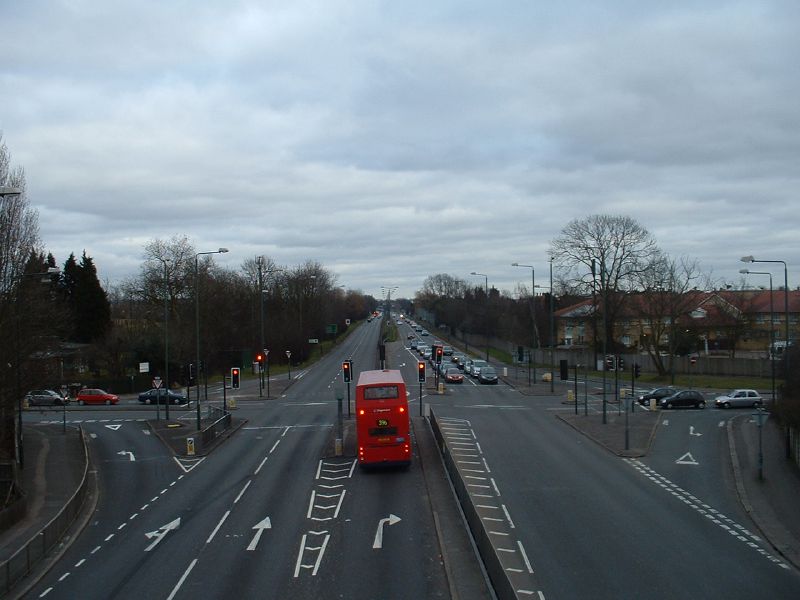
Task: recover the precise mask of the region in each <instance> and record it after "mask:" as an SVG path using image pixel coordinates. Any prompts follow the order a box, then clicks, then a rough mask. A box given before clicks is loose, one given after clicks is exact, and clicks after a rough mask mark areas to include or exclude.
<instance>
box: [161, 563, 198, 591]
mask: <svg viewBox="0 0 800 600" xmlns="http://www.w3.org/2000/svg"><path fill="white" fill-rule="evenodd" d="M196 564H197V559H196V558H195V559H194V560H193V561H192V562H191V563H189V567H188V568H187V569H186V571H184V573H183V575H182V576H181V578H180V579H179V580H178V583H176V584H175V587H174V588H172V593H170V595H169V596H167V600H173V598H175V594H177V593H178V590H179V589H181V586H182V585H183V582H184V581H186V578H187V577H188V576H189V573H191V572H192V569H194V566H195V565H196Z"/></svg>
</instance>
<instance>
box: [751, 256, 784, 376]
mask: <svg viewBox="0 0 800 600" xmlns="http://www.w3.org/2000/svg"><path fill="white" fill-rule="evenodd" d="M741 261H742V262H745V263H780V264H782V265H783V313H784V315H783V317H784V319H785V323H784V328H785V333H784V335H785V338H786V339H785V342H786V349H785V350H784V351H783V352H784V358H783V360H784V364H783V374H784V376H785V377H786V379H787V381H788V378H789V269H788V268H787V266H786V262H785V261H783V260H756V259H755V258H753V256H752V255H750V256H743V257H742V258H741Z"/></svg>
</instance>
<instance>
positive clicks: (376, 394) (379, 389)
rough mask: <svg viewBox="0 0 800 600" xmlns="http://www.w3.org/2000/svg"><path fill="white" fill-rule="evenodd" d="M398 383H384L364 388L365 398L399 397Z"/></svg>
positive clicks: (386, 398)
mask: <svg viewBox="0 0 800 600" xmlns="http://www.w3.org/2000/svg"><path fill="white" fill-rule="evenodd" d="M399 397H400V394H399V393H398V391H397V386H396V385H382V386H376V387H367V388H364V400H389V399H394V398H399Z"/></svg>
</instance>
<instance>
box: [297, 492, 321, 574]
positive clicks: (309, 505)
mask: <svg viewBox="0 0 800 600" xmlns="http://www.w3.org/2000/svg"><path fill="white" fill-rule="evenodd" d="M316 493H317V492H316V491H315V490H311V500H309V501H308V512H307V513H306V519H310V518H311V511H313V510H314V496H315V495H316ZM295 577H296V575H295Z"/></svg>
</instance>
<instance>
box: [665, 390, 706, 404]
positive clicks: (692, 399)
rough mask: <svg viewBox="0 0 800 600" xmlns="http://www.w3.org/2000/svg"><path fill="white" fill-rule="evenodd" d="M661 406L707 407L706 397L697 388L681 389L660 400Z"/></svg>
mask: <svg viewBox="0 0 800 600" xmlns="http://www.w3.org/2000/svg"><path fill="white" fill-rule="evenodd" d="M659 404H660V405H661V408H677V407H679V406H693V407H694V408H705V407H706V399H705V397H704V396H703V394H701V393H700V392H698V391H697V390H681V391H679V392H676V393H674V394H672V395H671V396H667V397H666V398H662V399H661V400H659Z"/></svg>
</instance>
